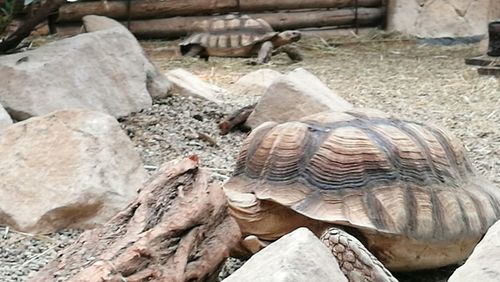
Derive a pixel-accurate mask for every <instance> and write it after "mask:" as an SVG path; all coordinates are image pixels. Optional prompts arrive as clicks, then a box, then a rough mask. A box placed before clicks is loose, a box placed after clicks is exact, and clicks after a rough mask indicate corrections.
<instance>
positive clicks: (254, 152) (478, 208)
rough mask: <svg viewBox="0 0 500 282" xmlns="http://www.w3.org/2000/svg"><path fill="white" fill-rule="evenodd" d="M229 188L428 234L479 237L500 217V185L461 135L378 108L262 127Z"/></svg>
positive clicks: (368, 225) (341, 220)
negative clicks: (477, 166)
mask: <svg viewBox="0 0 500 282" xmlns="http://www.w3.org/2000/svg"><path fill="white" fill-rule="evenodd" d="M234 181H237V182H238V183H242V182H243V183H247V184H248V185H244V187H242V185H239V184H238V185H234V184H233V183H235V182H234ZM224 189H225V190H237V191H240V192H242V193H247V192H248V193H253V194H255V195H256V197H257V198H259V199H261V200H269V201H272V202H275V203H278V204H281V205H283V206H285V207H288V208H290V209H292V210H294V211H295V212H297V213H299V214H301V215H305V216H306V217H308V218H311V219H314V220H318V221H321V222H327V223H331V224H338V225H346V226H350V227H353V228H357V229H360V230H364V232H368V233H373V232H377V233H385V234H388V235H390V234H394V235H396V234H399V235H402V236H405V237H407V238H413V239H414V240H421V241H425V240H430V241H446V240H460V239H461V238H476V237H477V236H480V234H483V233H484V232H485V231H486V229H487V228H488V227H489V226H490V225H491V224H492V223H493V222H494V221H495V220H496V219H498V218H499V217H500V191H499V190H498V189H497V188H496V187H494V186H493V185H492V184H490V183H487V182H484V181H480V180H479V178H478V177H477V175H476V174H475V172H474V170H473V169H472V165H471V164H470V161H469V160H468V159H467V157H466V155H465V153H464V148H463V146H462V145H461V143H460V142H459V141H458V139H456V138H455V137H453V136H452V135H451V134H450V133H448V132H447V131H445V130H443V129H441V128H439V127H436V126H431V125H426V124H420V123H415V122H409V121H403V120H399V119H395V118H390V117H387V116H386V115H383V114H379V113H378V112H376V111H367V112H363V111H359V110H353V111H350V112H345V113H321V114H316V115H313V116H309V117H307V118H304V119H303V120H301V121H297V122H288V123H283V124H276V123H266V124H264V125H263V126H261V127H258V128H256V129H254V130H253V131H252V133H251V134H250V136H249V137H248V139H247V140H246V141H245V142H244V144H243V147H242V150H241V153H240V155H239V157H238V161H237V168H236V170H235V174H234V176H233V177H232V178H231V179H230V180H229V181H228V182H227V183H226V184H225V185H224ZM229 201H230V205H231V199H229ZM474 236H476V237H474ZM464 240H465V239H464ZM467 240H469V239H467ZM470 240H471V241H472V239H470Z"/></svg>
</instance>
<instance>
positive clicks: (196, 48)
mask: <svg viewBox="0 0 500 282" xmlns="http://www.w3.org/2000/svg"><path fill="white" fill-rule="evenodd" d="M183 56H185V57H196V56H199V57H200V59H203V60H205V61H208V54H207V50H206V49H205V47H202V46H200V45H193V46H191V48H189V51H187V52H186V53H185V54H184V55H183Z"/></svg>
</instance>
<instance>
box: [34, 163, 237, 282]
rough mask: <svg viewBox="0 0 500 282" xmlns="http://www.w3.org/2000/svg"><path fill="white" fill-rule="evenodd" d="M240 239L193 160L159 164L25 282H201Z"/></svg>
mask: <svg viewBox="0 0 500 282" xmlns="http://www.w3.org/2000/svg"><path fill="white" fill-rule="evenodd" d="M239 238H240V231H239V229H238V227H237V225H236V222H235V221H234V220H233V219H232V218H231V217H229V215H228V213H227V204H226V199H225V196H224V194H223V192H222V190H221V188H220V187H219V186H218V185H212V184H208V175H207V173H206V172H205V171H202V170H201V169H198V163H197V158H196V157H195V156H194V157H191V158H186V159H183V160H180V161H172V162H169V163H167V164H165V165H163V166H162V167H161V168H160V169H159V172H157V173H156V175H155V176H153V177H152V178H151V179H150V180H149V182H148V183H146V184H145V185H144V186H143V187H142V189H140V190H139V194H138V197H137V199H136V200H135V201H134V202H132V203H131V204H129V205H128V207H126V208H125V209H124V210H123V211H122V212H120V213H119V214H117V215H116V216H115V217H114V218H112V219H111V220H110V221H109V222H108V223H107V224H106V225H104V226H103V227H101V228H97V229H94V230H89V231H86V232H84V233H83V234H82V235H81V236H80V237H79V238H78V240H77V241H76V242H75V243H74V244H72V245H71V246H69V247H68V248H66V249H65V250H63V253H62V255H61V256H59V257H58V258H56V259H55V260H54V261H52V262H51V263H49V264H48V265H47V266H46V267H44V268H43V269H42V270H40V271H39V272H38V273H36V274H35V275H34V277H32V278H31V279H30V281H129V282H131V281H202V280H206V279H207V278H209V277H210V275H214V274H215V273H216V270H217V269H218V267H219V266H220V265H221V263H222V262H223V261H224V259H225V258H226V257H227V256H228V255H229V250H230V248H232V247H233V246H234V245H235V244H236V243H237V241H238V240H239Z"/></svg>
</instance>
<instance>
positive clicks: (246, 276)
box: [223, 228, 347, 282]
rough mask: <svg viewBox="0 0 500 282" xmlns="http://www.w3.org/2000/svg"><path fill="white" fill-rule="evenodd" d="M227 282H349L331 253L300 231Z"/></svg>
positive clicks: (257, 256) (260, 254)
mask: <svg viewBox="0 0 500 282" xmlns="http://www.w3.org/2000/svg"><path fill="white" fill-rule="evenodd" d="M223 281H224V282H233V281H234V282H245V281H248V282H254V281H255V282H258V281H262V282H267V281H274V282H281V281H282V282H285V281H286V282H294V281H296V282H303V281H315V282H322V281H325V282H327V281H328V282H330V281H336V282H343V281H345V282H347V279H346V277H345V276H344V274H343V273H342V272H341V271H340V268H339V265H338V263H337V260H336V259H335V258H334V256H333V255H332V253H331V252H330V250H328V248H327V247H326V246H325V245H324V244H323V243H322V242H321V241H320V240H319V239H318V238H316V236H314V234H313V233H312V232H311V231H309V230H308V229H306V228H299V229H297V230H295V231H294V232H292V233H290V234H288V235H285V236H283V237H282V238H280V239H279V240H278V241H276V242H274V243H272V244H270V245H269V246H267V247H266V248H264V249H263V250H261V251H260V252H258V253H257V254H255V255H253V256H252V257H251V258H250V259H249V260H248V261H247V262H246V263H245V264H244V265H243V266H242V267H241V268H239V269H238V270H237V271H235V272H234V273H233V274H232V275H231V276H229V277H228V278H226V279H224V280H223Z"/></svg>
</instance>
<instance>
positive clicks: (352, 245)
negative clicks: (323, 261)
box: [320, 227, 398, 282]
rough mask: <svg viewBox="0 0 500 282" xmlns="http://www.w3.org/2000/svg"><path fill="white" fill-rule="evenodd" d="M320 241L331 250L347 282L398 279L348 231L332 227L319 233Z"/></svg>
mask: <svg viewBox="0 0 500 282" xmlns="http://www.w3.org/2000/svg"><path fill="white" fill-rule="evenodd" d="M320 239H321V241H323V243H324V244H325V245H326V246H327V247H328V248H329V249H330V250H331V251H332V253H333V255H334V256H335V258H337V261H338V262H339V266H340V269H341V270H342V272H343V273H344V274H345V276H346V277H347V278H348V279H349V282H358V281H360V282H361V281H372V282H386V281H387V282H395V281H398V280H397V279H396V278H394V276H392V274H391V273H390V272H389V270H387V269H386V268H385V267H384V265H383V264H382V263H381V262H380V261H379V260H378V259H377V258H376V257H375V256H374V255H372V254H371V253H370V251H368V249H366V248H365V246H363V244H361V242H360V241H359V240H358V239H356V238H355V237H354V236H352V235H350V234H349V233H347V232H345V231H343V230H341V229H338V228H335V227H332V228H329V229H328V230H326V231H325V232H324V233H323V235H321V238H320Z"/></svg>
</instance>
